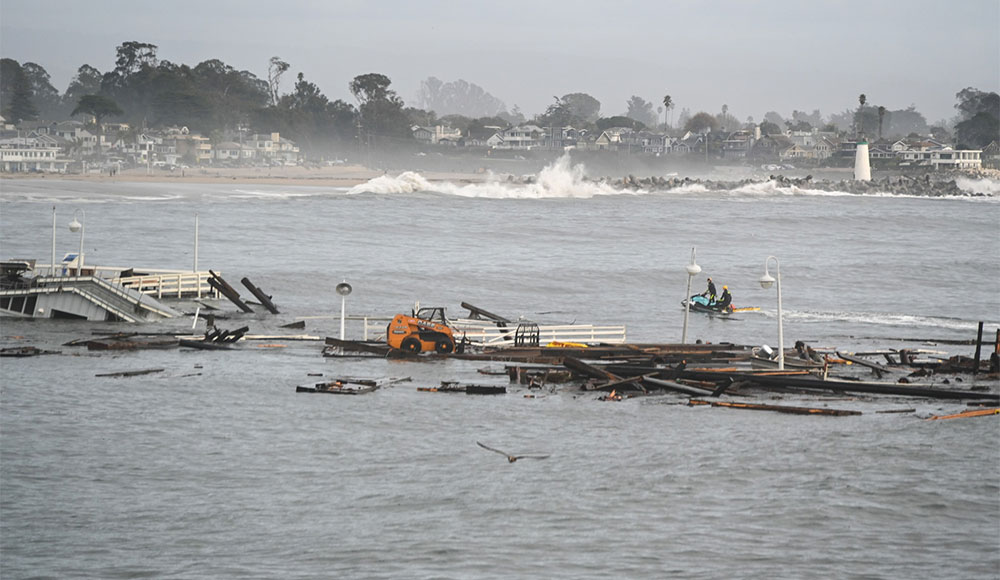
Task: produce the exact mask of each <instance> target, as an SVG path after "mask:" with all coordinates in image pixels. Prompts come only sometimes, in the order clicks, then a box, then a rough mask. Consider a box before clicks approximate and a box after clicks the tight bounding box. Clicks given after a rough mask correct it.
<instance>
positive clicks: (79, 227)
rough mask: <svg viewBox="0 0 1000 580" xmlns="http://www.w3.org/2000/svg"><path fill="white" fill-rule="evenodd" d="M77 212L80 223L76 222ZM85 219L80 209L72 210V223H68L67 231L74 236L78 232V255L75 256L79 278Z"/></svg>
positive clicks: (81, 269) (81, 270) (81, 266)
mask: <svg viewBox="0 0 1000 580" xmlns="http://www.w3.org/2000/svg"><path fill="white" fill-rule="evenodd" d="M77 212H79V213H80V221H77V220H76V214H77ZM86 219H87V214H86V213H85V212H84V211H83V210H82V209H77V210H73V221H71V222H69V231H71V232H73V233H74V234H75V233H76V232H80V253H79V254H77V256H76V275H77V276H80V275H81V272H83V234H84V229H85V228H84V225H83V223H84V222H85V221H86Z"/></svg>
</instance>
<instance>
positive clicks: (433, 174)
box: [0, 165, 1000, 188]
mask: <svg viewBox="0 0 1000 580" xmlns="http://www.w3.org/2000/svg"><path fill="white" fill-rule="evenodd" d="M411 171H414V172H416V173H419V174H420V176H421V177H423V178H424V179H426V180H427V181H430V182H449V183H459V184H462V183H465V184H468V183H483V182H486V181H490V180H491V179H492V180H497V179H500V180H503V181H506V180H505V179H503V177H504V176H505V175H506V174H497V173H490V172H478V173H467V172H465V173H463V172H441V171H424V170H420V169H413V170H411ZM814 172H815V173H818V174H819V175H817V178H816V180H815V181H814V182H813V183H824V182H839V181H841V180H848V181H850V180H851V178H852V176H853V171H852V170H851V169H850V168H846V169H845V168H834V169H829V168H825V169H819V170H814ZM401 173H403V171H395V170H394V171H382V170H376V169H369V168H367V167H364V166H361V165H340V166H333V167H322V168H306V167H273V168H257V167H244V168H214V167H213V168H188V169H174V170H173V171H167V170H163V169H153V170H152V171H149V172H147V170H146V169H144V168H132V169H125V170H122V171H120V172H118V173H116V174H115V175H108V174H106V173H86V174H80V173H77V174H61V173H0V182H3V181H4V180H35V179H38V180H56V181H80V182H89V183H191V184H224V183H225V184H244V185H247V184H260V185H292V186H303V187H338V188H339V187H343V188H350V187H354V186H356V185H361V184H363V183H367V182H368V181H370V180H372V179H375V178H377V177H381V176H383V175H389V176H392V177H395V176H398V175H400V174H401ZM806 173H808V171H807V170H805V169H798V170H793V171H790V172H779V174H778V176H777V177H779V181H780V180H782V179H785V178H783V177H781V174H791V175H796V174H802V175H803V176H804V175H805V174H806ZM932 175H933V177H931V179H932V180H934V181H938V180H941V179H945V180H950V179H955V177H957V176H958V174H954V173H942V174H932ZM961 175H963V176H965V177H970V178H977V177H979V178H989V179H1000V172H998V171H996V170H990V169H983V170H979V171H975V172H965V173H964V174H961ZM508 177H509V176H508ZM772 177H774V176H772ZM886 177H898V175H897V174H896V173H895V172H893V173H888V172H887V173H886V174H883V175H880V176H878V177H877V178H876V179H875V180H873V181H875V182H877V181H881V180H884V179H885V178H886ZM913 177H917V176H913ZM920 177H921V178H923V177H924V175H923V174H921V175H920ZM522 179H523V177H521V178H519V179H516V180H515V182H520V183H524V181H522ZM627 179H634V180H636V181H638V182H643V183H644V184H645V182H649V181H650V180H655V179H659V178H650V177H640V178H638V179H637V178H635V177H631V176H629V177H628V178H611V177H607V176H605V177H589V178H587V180H588V181H592V182H593V181H604V182H611V183H616V184H617V185H619V186H621V185H623V183H622V181H623V180H626V183H625V184H624V185H628V183H627ZM790 179H791V180H796V178H794V177H792V178H790ZM666 180H668V181H671V182H677V181H691V182H694V183H703V182H707V183H722V184H725V183H734V182H738V181H740V180H744V181H766V178H765V177H764V176H756V177H748V176H745V175H739V176H738V175H732V176H724V177H723V176H720V177H719V178H716V179H710V178H709V179H706V178H696V179H689V180H685V179H684V178H682V177H676V176H675V177H672V178H666ZM796 181H797V180H796Z"/></svg>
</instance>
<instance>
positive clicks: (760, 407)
mask: <svg viewBox="0 0 1000 580" xmlns="http://www.w3.org/2000/svg"><path fill="white" fill-rule="evenodd" d="M688 404H690V405H711V406H713V407H727V408H730V409H749V410H752V411H775V412H778V413H792V414H795V415H833V416H837V417H842V416H847V415H860V414H861V411H851V410H848V409H826V408H815V407H789V406H785V405H764V404H759V403H737V402H729V401H702V400H699V399H691V401H689V402H688Z"/></svg>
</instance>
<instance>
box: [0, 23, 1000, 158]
mask: <svg viewBox="0 0 1000 580" xmlns="http://www.w3.org/2000/svg"><path fill="white" fill-rule="evenodd" d="M116 57H117V58H116V60H115V68H114V69H113V70H111V71H109V72H106V73H102V72H100V71H99V70H97V69H96V68H94V67H92V66H90V65H87V64H84V65H82V66H81V67H79V69H78V70H77V73H76V75H75V76H74V77H73V79H72V81H71V82H70V84H69V86H68V87H67V88H66V91H65V92H64V93H63V94H60V93H59V91H58V90H57V89H55V87H53V86H52V84H51V81H50V77H49V74H48V72H47V71H46V70H45V69H44V68H43V67H42V66H41V65H39V64H36V63H33V62H25V63H23V64H22V63H18V62H17V61H15V60H13V59H9V58H4V59H2V60H0V113H2V114H3V115H4V117H5V118H6V119H7V120H8V121H9V122H13V123H20V122H24V121H31V120H35V119H44V120H50V121H53V120H62V119H66V118H69V117H71V116H75V115H78V114H88V115H92V116H94V117H95V118H96V119H97V122H98V125H100V122H101V120H103V119H107V118H121V119H122V120H123V121H125V122H127V123H128V124H129V125H130V126H131V127H133V128H135V129H133V130H140V129H141V128H142V127H150V128H157V127H167V126H187V127H188V128H189V129H191V130H192V131H197V132H200V133H202V134H205V135H208V136H209V137H210V138H212V139H213V140H214V141H216V142H218V141H222V140H226V139H229V138H232V136H233V135H235V134H237V133H238V132H239V131H241V130H242V131H246V132H249V133H255V132H268V133H269V132H279V133H281V134H282V135H285V136H288V137H289V138H291V139H293V140H295V141H296V142H298V143H299V145H300V146H301V147H302V148H303V150H309V151H324V150H333V149H335V148H336V146H337V145H343V144H344V143H347V142H355V143H360V144H365V145H376V146H377V145H385V144H388V143H392V142H398V141H409V140H411V139H412V132H411V128H412V127H413V126H414V125H421V126H432V125H437V124H444V125H448V126H451V127H453V128H456V129H459V130H461V131H462V134H463V135H465V136H467V137H474V138H480V139H484V140H485V139H486V138H488V137H489V136H490V135H492V133H493V131H495V130H496V128H497V127H500V128H503V127H508V126H511V125H518V124H521V123H524V122H526V121H527V119H526V118H525V116H524V114H523V113H521V111H520V110H519V108H518V107H517V106H516V105H515V106H514V107H513V108H511V109H510V110H507V107H506V105H505V104H504V103H503V102H502V101H501V100H499V99H497V98H496V97H494V96H493V95H491V94H489V93H487V92H486V91H484V90H483V89H482V88H481V87H479V86H477V85H475V84H472V83H468V82H466V81H464V80H458V81H454V82H443V81H441V80H439V79H437V78H434V77H430V78H428V79H427V80H425V81H423V82H422V83H421V87H420V91H419V94H418V103H417V104H418V105H419V108H418V107H407V106H406V105H405V104H404V102H403V99H402V98H400V97H399V95H397V94H396V92H395V91H394V90H393V89H391V88H390V86H391V84H392V81H391V80H390V79H389V77H387V76H385V75H383V74H379V73H368V74H363V75H359V76H356V77H354V78H353V79H352V80H351V81H350V82H349V83H348V88H349V89H350V92H351V94H352V95H353V96H354V98H355V100H356V104H351V103H347V102H344V101H343V100H340V99H336V100H330V99H329V98H327V97H326V96H325V95H324V94H323V93H322V91H320V89H319V87H317V86H316V85H315V84H313V83H311V82H309V81H308V80H306V78H305V75H304V74H303V73H301V72H300V73H299V74H298V75H297V77H296V79H295V83H294V85H293V86H292V90H291V92H288V93H284V94H282V92H281V81H282V77H283V75H284V74H285V73H286V72H287V71H288V70H289V68H290V65H289V64H288V63H287V62H285V61H283V60H282V59H281V58H279V57H272V58H271V59H270V60H269V62H268V70H267V78H266V79H261V78H258V77H257V76H256V75H254V74H253V73H251V72H249V71H238V70H236V69H234V68H233V67H231V66H229V65H227V64H225V63H224V62H222V61H220V60H217V59H212V60H206V61H204V62H202V63H199V64H198V65H196V66H194V67H190V66H188V65H186V64H175V63H173V62H170V61H168V60H160V59H158V58H157V46H156V45H153V44H148V43H142V42H134V41H132V42H125V43H123V44H121V45H120V46H118V48H117V52H116ZM554 99H555V100H554V102H553V103H552V104H551V105H549V107H547V108H546V110H545V111H544V112H543V113H540V114H538V115H535V116H534V117H533V118H532V119H531V120H530V122H531V123H532V124H535V125H538V126H540V127H563V126H573V127H576V128H578V129H590V130H591V131H595V130H596V131H602V130H604V129H607V128H610V127H630V128H633V129H637V130H639V129H645V128H651V129H658V130H664V129H667V128H669V127H671V125H672V123H670V122H669V121H668V120H667V114H670V113H671V112H672V110H673V109H674V108H675V103H674V102H673V99H672V97H671V96H670V95H665V96H664V97H663V98H662V101H659V102H658V103H657V105H656V106H655V110H654V104H653V103H652V102H649V101H646V100H645V99H642V98H641V97H638V96H632V97H631V98H630V99H629V100H628V102H627V103H626V106H627V110H626V112H625V113H624V114H622V115H615V116H609V117H602V116H601V103H600V101H598V100H597V99H595V98H594V97H592V96H590V95H588V94H586V93H582V92H580V93H570V94H566V95H563V96H562V97H555V98H554ZM956 99H957V101H958V104H956V109H958V115H957V117H956V118H955V119H954V120H953V122H952V123H948V122H946V121H941V122H939V123H937V124H936V125H934V126H930V125H929V124H928V123H927V121H926V119H925V118H924V117H923V115H921V114H920V113H919V112H917V111H916V110H915V108H914V107H912V106H911V107H909V108H907V109H902V110H895V111H891V110H889V109H887V108H886V107H884V106H873V105H869V104H868V103H867V98H866V96H865V95H863V94H862V95H861V96H860V98H859V107H858V108H856V109H854V108H849V109H846V110H845V111H844V112H842V113H838V114H833V115H830V116H829V117H828V118H826V119H824V118H823V116H822V115H821V114H820V112H819V111H818V110H814V111H813V112H812V113H806V112H803V111H793V113H792V115H791V117H790V118H789V119H785V118H783V117H782V116H781V115H779V114H778V113H776V112H774V111H770V112H768V113H766V114H765V115H764V117H763V119H762V120H761V121H760V122H759V123H757V122H755V121H754V119H753V118H752V117H748V118H747V119H746V120H745V121H740V120H739V119H737V118H736V117H735V116H734V115H732V114H731V113H730V112H729V107H728V106H727V105H723V106H722V110H721V112H720V113H718V114H714V115H713V114H709V113H706V112H698V113H696V114H694V115H692V114H691V113H690V111H689V110H688V109H686V108H685V109H682V111H681V113H680V115H679V118H678V120H677V127H679V128H683V129H684V130H687V131H692V132H695V133H704V132H709V131H710V132H711V133H710V134H714V135H716V137H715V138H721V136H722V134H724V133H726V132H728V131H733V130H737V129H742V128H747V127H751V126H754V125H758V124H759V126H760V127H761V130H762V132H763V133H765V134H777V133H781V132H783V131H784V130H785V129H791V130H811V129H812V128H818V129H823V130H828V131H849V132H851V134H857V133H864V134H865V135H867V136H869V137H870V138H874V137H875V136H876V135H877V136H878V138H879V139H881V138H882V137H883V135H884V136H885V137H890V138H892V137H903V136H912V135H920V136H924V135H928V134H930V135H933V136H935V137H937V138H939V139H941V140H944V141H951V140H952V135H951V133H950V131H949V127H948V126H947V125H952V127H951V129H953V130H954V131H955V135H954V139H955V141H957V145H958V146H959V147H962V148H982V147H985V146H986V145H988V144H989V143H991V142H992V141H993V140H995V139H996V138H997V135H998V133H1000V128H998V127H1000V124H998V119H1000V96H998V95H997V93H995V92H983V91H980V90H978V89H975V88H971V87H970V88H966V89H963V90H962V91H960V92H959V93H957V94H956ZM435 111H438V112H441V113H446V114H444V115H442V116H439V115H438V113H437V112H435ZM661 115H663V116H662V117H661ZM661 118H662V122H661V121H660V119H661ZM98 130H100V126H98Z"/></svg>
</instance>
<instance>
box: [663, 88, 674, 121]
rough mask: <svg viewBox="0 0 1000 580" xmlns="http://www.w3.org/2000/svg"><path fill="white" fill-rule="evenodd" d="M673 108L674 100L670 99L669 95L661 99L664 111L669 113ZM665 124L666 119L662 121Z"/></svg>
mask: <svg viewBox="0 0 1000 580" xmlns="http://www.w3.org/2000/svg"><path fill="white" fill-rule="evenodd" d="M673 107H674V100H673V99H671V98H670V95H667V96H665V97H663V108H664V110H666V111H670V109H672V108H673ZM663 122H664V123H666V119H664V120H663Z"/></svg>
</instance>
